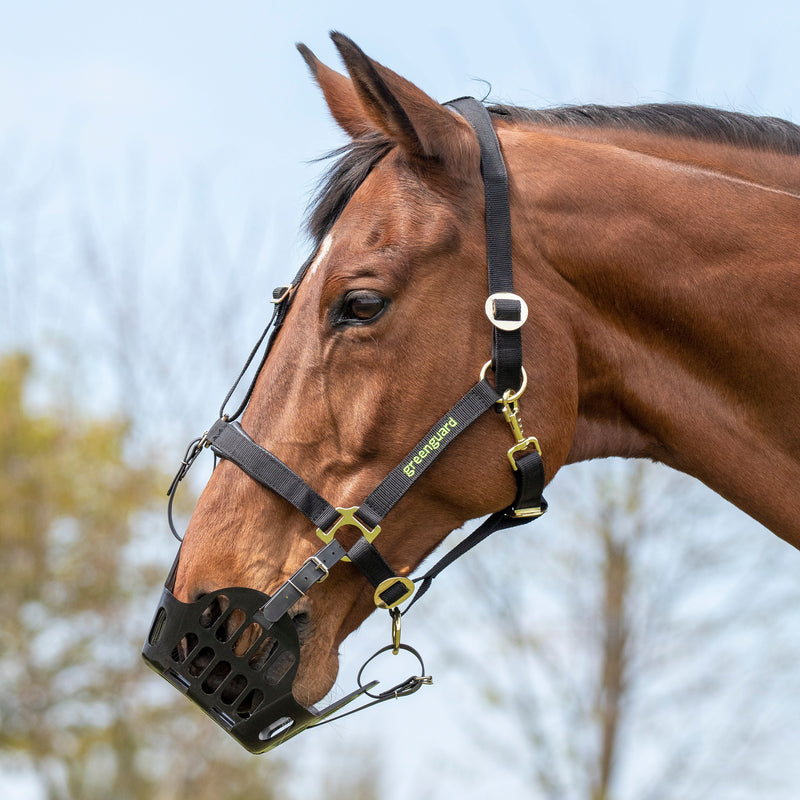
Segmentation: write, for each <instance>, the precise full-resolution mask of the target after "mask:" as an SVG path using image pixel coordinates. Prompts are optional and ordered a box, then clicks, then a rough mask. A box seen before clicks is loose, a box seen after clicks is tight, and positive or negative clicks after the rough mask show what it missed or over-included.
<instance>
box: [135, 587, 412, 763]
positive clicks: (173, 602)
mask: <svg viewBox="0 0 800 800" xmlns="http://www.w3.org/2000/svg"><path fill="white" fill-rule="evenodd" d="M269 599H270V598H269V595H266V594H264V593H263V592H259V591H257V590H255V589H243V588H239V587H236V588H230V589H220V590H218V591H215V592H211V593H209V594H206V595H203V597H201V598H200V599H199V600H196V601H195V602H194V603H181V602H180V601H179V600H177V599H176V598H175V596H174V595H173V594H172V592H171V591H170V590H169V589H168V588H165V589H164V591H163V593H162V595H161V600H160V601H159V604H158V610H157V611H156V615H155V619H154V620H153V624H152V626H151V628H150V634H149V635H148V637H147V641H146V642H145V645H144V649H143V651H142V655H143V656H144V659H145V661H146V662H147V663H148V665H149V666H151V667H152V668H153V669H154V670H155V671H156V672H158V673H159V674H160V675H162V676H163V677H164V678H166V679H167V680H168V681H169V682H170V683H171V684H172V685H173V686H175V687H176V688H177V689H179V690H180V691H181V692H183V693H184V694H185V695H186V696H187V697H188V698H189V699H190V700H192V701H193V702H194V703H196V704H197V705H198V706H200V708H202V709H203V711H205V712H206V714H208V715H209V716H210V717H211V718H212V719H213V720H214V722H216V723H217V724H218V725H220V726H221V727H222V728H224V729H225V730H226V731H227V732H228V733H229V734H230V735H231V736H233V738H234V739H236V741H237V742H239V743H240V744H241V745H243V746H244V747H246V748H247V749H248V750H249V751H250V752H251V753H263V752H265V751H266V750H271V749H272V748H273V747H275V746H277V745H278V744H280V743H281V742H284V741H286V740H287V739H289V738H291V737H292V736H296V735H297V734H298V733H300V732H301V731H303V730H305V729H306V728H307V727H309V726H311V725H316V724H319V723H320V722H321V721H322V720H324V719H325V718H326V717H329V716H330V715H331V714H334V713H335V712H337V711H339V709H341V708H342V707H343V706H345V705H347V704H348V703H349V702H350V701H351V700H354V699H355V698H356V697H358V696H359V695H362V694H363V693H364V692H366V691H368V690H369V689H371V688H372V687H374V686H375V685H376V683H377V682H372V683H370V684H367V685H365V686H363V687H359V689H357V690H356V691H354V692H351V693H350V694H348V695H347V696H346V697H343V698H342V699H341V700H338V701H337V702H335V703H333V704H331V705H329V706H328V707H327V708H325V709H323V710H321V711H318V710H317V709H316V708H314V707H313V706H312V707H311V708H306V707H304V706H302V705H300V704H299V703H298V702H297V701H296V700H295V699H294V696H293V695H292V683H293V681H294V678H295V675H296V674H297V668H298V665H299V663H300V641H299V639H298V636H297V630H296V628H295V626H294V623H293V622H292V620H291V619H290V617H289V615H288V614H284V615H283V616H282V617H281V618H280V619H279V620H278V621H277V622H274V623H270V622H268V621H267V620H265V619H264V616H263V614H262V613H260V611H261V609H262V608H263V607H264V606H265V604H266V603H267V601H268V600H269ZM423 671H424V670H423Z"/></svg>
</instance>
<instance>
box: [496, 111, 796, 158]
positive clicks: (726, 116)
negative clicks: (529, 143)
mask: <svg viewBox="0 0 800 800" xmlns="http://www.w3.org/2000/svg"><path fill="white" fill-rule="evenodd" d="M489 111H490V112H491V113H492V114H495V115H497V116H500V117H503V118H505V119H507V120H509V121H510V122H528V123H533V124H536V125H557V126H562V127H588V128H622V129H628V130H638V131H646V132H649V133H662V134H665V135H667V136H683V137H687V138H690V139H700V140H704V141H708V142H719V143H722V144H732V145H737V146H739V147H748V148H751V149H755V150H772V151H774V152H777V153H785V154H787V155H795V156H796V155H800V127H798V126H797V125H794V124H793V123H791V122H787V121H786V120H783V119H778V118H777V117H753V116H751V115H749V114H742V113H739V112H738V111H722V110H721V109H717V108H707V107H705V106H695V105H688V104H680V103H650V104H647V105H640V106H595V105H588V106H563V107H561V108H548V109H542V110H537V109H531V108H519V107H517V106H507V105H495V106H490V107H489Z"/></svg>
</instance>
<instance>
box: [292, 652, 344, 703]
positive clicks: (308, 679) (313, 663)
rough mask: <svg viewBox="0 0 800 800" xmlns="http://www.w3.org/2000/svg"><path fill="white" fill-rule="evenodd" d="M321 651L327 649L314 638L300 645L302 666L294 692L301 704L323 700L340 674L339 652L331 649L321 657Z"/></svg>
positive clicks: (293, 685)
mask: <svg viewBox="0 0 800 800" xmlns="http://www.w3.org/2000/svg"><path fill="white" fill-rule="evenodd" d="M320 652H325V651H324V649H323V648H322V647H321V646H320V645H319V644H315V643H314V641H313V639H309V640H308V641H306V642H303V643H302V644H301V646H300V666H299V667H298V669H297V675H296V676H295V679H294V683H293V684H292V694H293V695H294V699H295V700H297V702H298V703H300V705H303V706H306V707H308V706H312V705H314V703H318V702H319V701H320V700H322V698H323V697H325V695H326V694H328V692H329V691H330V690H331V689H332V688H333V685H334V683H335V682H336V676H337V675H338V674H339V655H338V653H337V652H335V651H331V650H330V649H329V650H328V652H327V655H326V656H323V657H320Z"/></svg>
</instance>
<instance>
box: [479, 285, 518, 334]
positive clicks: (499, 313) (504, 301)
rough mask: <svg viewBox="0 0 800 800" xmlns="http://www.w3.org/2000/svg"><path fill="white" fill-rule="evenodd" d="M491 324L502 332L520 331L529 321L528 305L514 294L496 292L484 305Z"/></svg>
mask: <svg viewBox="0 0 800 800" xmlns="http://www.w3.org/2000/svg"><path fill="white" fill-rule="evenodd" d="M484 310H485V311H486V316H487V317H488V318H489V322H491V323H492V325H494V326H495V328H497V329H498V330H501V331H516V330H519V329H520V328H521V327H522V326H523V325H524V324H525V322H526V320H527V319H528V304H527V303H526V302H525V301H524V300H523V299H522V298H521V297H520V296H519V295H518V294H514V292H495V293H494V294H490V295H489V296H488V297H487V298H486V304H485V305H484Z"/></svg>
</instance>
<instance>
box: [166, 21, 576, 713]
mask: <svg viewBox="0 0 800 800" xmlns="http://www.w3.org/2000/svg"><path fill="white" fill-rule="evenodd" d="M333 40H334V42H335V44H336V46H337V48H338V50H339V52H340V54H341V56H342V58H343V60H344V63H345V65H346V67H347V71H348V73H349V76H348V77H345V76H344V75H341V74H339V73H338V72H336V71H334V70H332V69H330V68H328V67H326V66H324V65H323V64H322V63H320V62H319V61H318V60H317V59H316V58H315V56H314V55H313V54H312V53H311V52H310V51H309V50H308V49H307V48H305V47H303V46H300V48H299V49H300V51H301V53H302V55H303V56H304V58H305V60H306V62H307V64H308V66H309V67H310V69H311V72H312V74H313V76H314V78H315V80H316V81H317V83H318V84H319V86H320V88H321V89H322V92H323V94H324V96H325V100H326V102H327V105H328V107H329V109H330V111H331V113H332V115H333V117H334V118H335V120H336V121H337V122H338V124H339V125H340V126H341V128H342V129H343V130H344V131H345V132H346V133H347V134H348V135H349V136H350V137H351V144H350V145H349V146H348V147H347V148H345V150H344V152H343V154H342V156H341V159H340V161H339V162H338V163H337V164H336V165H334V167H333V169H332V171H331V173H330V174H329V177H328V180H327V184H326V185H325V187H324V189H323V191H322V193H321V195H320V197H319V198H318V200H317V204H316V207H315V209H314V211H313V213H312V216H311V220H310V230H311V233H312V234H313V237H314V240H315V244H316V248H315V252H314V255H313V258H312V259H311V260H310V262H309V264H308V266H307V268H306V270H305V274H304V276H303V278H302V280H300V281H299V282H298V283H297V284H296V285H294V286H293V287H291V289H288V290H287V291H288V292H289V293H290V295H291V297H290V299H291V307H290V309H289V311H288V313H287V314H286V318H285V320H283V323H282V325H281V327H280V330H279V332H278V334H277V336H276V337H275V339H274V342H273V344H272V347H271V350H270V352H269V356H268V358H267V359H266V360H265V362H264V364H263V366H262V368H261V370H260V373H259V375H258V378H257V380H256V382H255V384H254V388H253V391H252V396H251V398H250V402H249V405H248V406H247V409H246V411H245V413H244V415H243V417H242V421H241V424H242V428H243V429H244V430H245V431H246V432H247V434H248V435H249V436H250V437H251V438H252V439H253V440H254V441H255V442H256V443H258V445H260V446H262V447H263V448H265V449H266V450H268V451H270V452H271V453H273V454H274V455H275V456H276V457H277V458H278V459H280V460H281V461H282V462H283V463H284V464H285V465H287V466H288V467H290V468H291V469H292V470H293V471H294V472H295V473H297V474H298V475H299V476H301V477H302V479H303V480H304V481H305V482H306V483H307V484H308V485H309V486H311V487H313V489H314V490H315V491H316V492H317V493H318V494H319V495H321V496H322V497H324V498H327V499H328V500H329V501H330V502H331V503H332V504H333V505H334V506H337V507H342V508H345V507H354V506H359V504H360V503H361V502H362V501H363V500H364V498H365V497H366V496H367V495H368V494H369V493H370V491H371V490H373V489H374V488H375V486H376V485H377V484H379V483H380V481H381V480H382V479H383V478H384V477H385V476H386V475H387V474H388V473H390V472H391V471H392V469H393V468H395V467H396V466H397V465H398V463H401V462H402V460H403V458H404V457H405V456H406V455H407V454H408V453H409V452H410V451H411V449H412V448H413V447H414V445H415V443H417V442H418V441H420V439H421V438H422V437H423V436H424V435H425V434H426V431H428V430H429V429H430V428H431V425H433V423H434V422H435V421H436V420H437V419H439V418H440V417H442V415H443V414H446V412H447V410H448V409H449V408H451V407H452V406H453V404H454V402H455V401H456V400H457V399H458V398H459V397H461V396H462V395H463V394H464V393H465V392H467V391H468V390H469V388H470V387H471V386H473V384H475V383H476V381H478V379H479V375H480V373H481V369H482V367H483V365H484V364H485V363H486V361H487V359H489V358H490V342H491V336H492V324H491V323H490V321H489V319H487V316H486V313H485V310H484V300H485V299H486V295H487V289H486V260H487V245H486V222H485V217H484V215H485V201H484V184H483V181H482V178H481V165H480V159H481V155H480V149H479V145H478V140H477V138H476V135H475V133H474V131H473V129H472V127H471V126H470V125H469V124H468V123H467V122H466V121H465V120H464V118H463V117H462V116H460V115H459V114H457V113H455V112H454V111H453V110H451V109H449V108H446V107H444V106H442V105H440V104H439V103H437V102H436V101H434V100H433V99H431V98H430V97H429V96H427V95H426V94H425V93H424V92H423V91H422V90H420V89H419V88H417V87H416V86H415V85H413V84H412V83H410V82H409V81H407V80H406V79H404V78H402V77H400V76H399V75H397V74H396V73H394V72H392V71H391V70H389V69H387V68H386V67H384V66H382V65H380V64H379V63H377V62H375V61H373V60H372V59H370V58H368V57H367V56H366V55H365V54H364V53H363V52H362V51H361V50H360V49H359V48H358V47H357V46H356V45H355V44H353V43H352V42H351V41H350V40H348V39H347V38H345V37H344V36H341V35H338V34H334V35H333ZM504 146H505V147H507V148H508V149H509V152H510V153H513V149H514V141H513V138H508V139H507V140H506V141H504ZM513 191H514V188H513V186H512V192H513ZM537 258H538V254H537V253H536V251H535V250H533V249H532V248H531V246H530V245H526V244H523V243H522V242H517V241H516V240H515V242H514V259H515V263H517V262H519V263H520V264H521V265H522V264H524V266H525V268H524V270H522V271H521V272H520V274H519V281H518V283H519V290H518V291H519V293H520V294H521V295H523V296H526V297H528V298H534V300H533V302H532V304H533V305H534V306H535V309H534V311H533V316H535V318H536V323H535V326H534V325H532V324H530V323H528V325H526V326H525V329H524V330H523V332H522V336H523V342H524V344H525V347H526V348H527V350H526V351H527V352H528V353H535V359H536V368H535V370H534V369H533V367H532V365H531V364H529V365H528V370H529V372H531V373H535V381H532V383H535V388H533V389H529V390H528V393H527V394H526V396H525V406H524V413H525V419H526V422H527V424H528V426H530V427H532V428H535V431H531V432H535V433H536V435H537V437H538V438H539V441H540V442H541V446H542V450H543V452H544V454H545V455H544V459H545V466H546V472H547V475H548V477H551V476H552V475H553V474H554V473H555V471H556V470H557V469H558V468H559V466H560V465H561V464H562V463H564V461H565V460H566V458H567V454H568V451H569V448H570V442H571V438H572V432H573V428H574V425H575V417H576V408H577V377H576V371H575V369H574V365H573V364H572V362H573V360H574V355H573V353H572V352H571V349H570V347H569V345H568V344H566V343H568V342H569V341H570V337H569V336H566V335H560V334H559V331H562V333H563V330H562V329H563V328H564V327H565V325H566V322H565V321H564V319H562V318H560V317H559V312H558V303H557V302H550V301H549V297H550V294H551V289H550V287H549V286H548V285H547V282H546V281H543V282H542V281H541V280H540V278H539V277H537V269H536V266H537ZM559 343H560V344H559ZM489 377H491V373H490V375H489ZM443 430H444V434H442V433H441V430H440V432H439V434H438V438H437V435H434V437H433V438H432V439H431V442H430V447H431V448H432V449H436V448H438V446H439V444H440V441H441V437H442V436H446V435H447V432H448V429H447V425H446V424H445V425H444V427H443ZM510 443H511V442H510V441H509V429H508V425H507V424H506V422H505V421H504V419H503V415H502V414H495V413H489V414H484V415H482V416H481V418H480V419H478V420H477V421H476V422H475V424H474V425H472V426H471V427H470V429H469V430H468V431H466V432H465V433H464V434H463V436H460V437H459V438H458V440H457V441H455V442H453V444H452V446H451V447H449V449H448V451H447V453H446V454H444V455H443V456H442V457H441V458H439V459H438V460H437V461H436V464H435V465H434V466H433V467H432V468H431V469H430V471H429V472H428V473H427V474H426V475H425V476H424V477H423V478H422V479H421V480H419V482H417V483H415V485H414V486H413V488H412V489H411V490H410V491H409V492H408V493H407V494H406V495H405V496H404V497H403V498H402V500H401V501H400V502H399V503H398V504H397V506H396V507H395V508H394V509H393V510H392V511H391V512H390V513H389V514H388V515H387V517H386V519H385V521H383V522H382V525H381V533H380V536H379V538H378V539H376V541H375V546H376V547H377V548H378V549H379V551H380V553H381V555H382V557H383V558H384V559H385V560H386V562H387V563H388V564H389V565H390V566H391V568H392V569H393V570H394V571H395V572H396V574H397V575H400V576H408V575H409V574H410V573H411V571H412V570H414V569H415V568H416V567H417V566H418V565H419V564H420V562H421V561H422V560H423V559H424V558H425V557H426V556H427V555H428V554H429V553H430V552H431V551H432V550H433V549H434V548H435V547H436V546H437V545H438V544H439V543H440V542H441V541H442V540H443V539H444V537H445V536H446V535H447V534H448V533H449V532H451V531H452V530H454V529H456V528H458V527H459V526H461V525H462V524H463V523H464V522H465V521H467V520H469V519H472V518H476V517H480V516H482V515H486V514H489V513H491V512H496V511H498V510H500V509H504V508H507V507H508V506H509V505H510V504H511V503H512V502H513V500H514V497H515V492H516V483H515V479H514V475H513V472H512V470H511V469H510V468H509V460H508V458H507V451H508V448H509V444H510ZM427 455H428V451H427V450H423V451H421V452H420V453H419V455H418V456H417V457H416V458H415V457H413V456H412V457H411V458H410V459H409V462H408V463H407V464H406V465H405V469H406V474H410V473H413V471H414V470H415V467H417V466H418V465H419V464H420V460H421V459H424V458H425V457H426V456H427ZM415 460H416V461H417V464H415V463H414V462H415ZM336 535H337V538H338V539H340V540H341V543H342V545H343V546H344V547H345V548H347V547H349V546H350V545H351V544H352V543H353V540H354V536H357V535H358V531H356V530H355V529H353V528H352V527H345V528H342V529H341V531H339V532H337V534H336ZM319 547H320V541H319V539H318V538H317V536H316V535H315V529H314V526H313V525H312V524H310V523H309V521H308V520H307V519H306V518H305V517H304V516H303V515H302V514H300V513H299V512H298V511H297V510H296V508H294V507H293V506H292V505H291V504H290V503H289V502H287V501H286V500H285V499H284V498H283V497H281V496H280V495H279V494H277V493H275V492H273V491H270V490H269V489H267V488H265V487H264V486H262V485H260V484H259V483H257V482H256V481H254V480H252V479H251V478H250V477H248V475H246V474H245V473H244V472H243V471H242V470H240V469H239V468H238V467H237V466H235V465H234V464H232V463H231V462H230V461H226V460H223V461H222V462H221V463H220V464H219V465H218V466H217V468H216V469H215V471H214V473H213V475H212V477H211V479H210V481H209V483H208V485H207V487H206V488H205V490H204V492H203V493H202V496H201V498H200V500H199V502H198V505H197V507H196V510H195V511H194V514H193V516H192V518H191V521H190V524H189V527H188V530H187V532H186V536H185V539H184V542H183V545H182V549H181V553H180V560H179V563H178V565H177V571H176V572H175V581H174V593H175V597H176V598H177V599H178V600H179V601H181V602H183V603H191V602H193V601H195V600H196V599H197V598H199V597H202V596H204V595H206V594H208V593H210V592H213V591H215V590H218V589H221V588H224V587H250V588H254V589H258V590H260V591H262V592H264V593H265V594H267V595H272V594H273V593H274V592H275V591H277V590H278V588H279V587H280V586H282V585H283V584H284V583H285V582H286V581H287V579H289V578H290V576H292V574H293V573H294V572H295V571H296V570H297V569H298V568H299V567H300V566H301V565H302V564H303V563H305V562H306V561H307V559H309V558H310V557H312V556H313V555H314V553H315V552H316V551H317V550H318V549H319ZM373 595H374V587H373V586H371V585H370V584H369V582H368V581H367V580H366V579H365V578H364V576H363V575H362V574H361V573H360V571H359V570H357V569H356V568H355V567H354V566H353V565H352V564H347V563H345V564H338V565H337V567H336V569H334V570H331V572H330V576H329V577H328V578H327V579H326V580H325V581H324V582H320V583H319V584H318V585H315V586H314V587H313V589H312V590H311V591H309V592H308V594H307V595H306V596H304V597H303V599H301V600H300V601H299V602H297V603H295V604H294V606H293V607H292V608H291V611H290V612H289V613H290V615H291V616H292V618H293V621H294V624H295V627H296V629H297V631H298V635H299V639H300V644H301V649H300V663H299V666H298V671H297V674H296V677H295V679H294V684H293V693H294V697H295V698H296V699H297V701H298V702H300V703H302V704H304V705H308V704H311V703H314V702H317V701H318V700H319V699H320V698H322V697H323V696H324V695H325V694H326V693H327V692H328V691H329V690H330V688H331V687H332V685H333V683H334V681H335V678H336V675H337V670H338V648H339V645H340V644H341V642H342V640H343V639H344V638H345V637H346V636H347V635H348V634H349V633H350V632H351V631H353V630H354V629H355V628H356V627H358V625H360V623H361V622H362V621H363V620H364V619H365V618H366V617H367V616H368V615H369V614H370V613H371V612H372V611H373V610H374V609H375V602H374V597H373ZM243 646H244V645H243Z"/></svg>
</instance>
